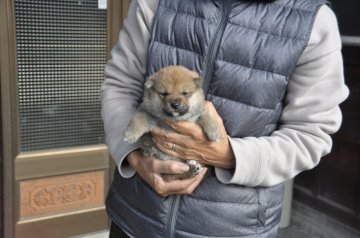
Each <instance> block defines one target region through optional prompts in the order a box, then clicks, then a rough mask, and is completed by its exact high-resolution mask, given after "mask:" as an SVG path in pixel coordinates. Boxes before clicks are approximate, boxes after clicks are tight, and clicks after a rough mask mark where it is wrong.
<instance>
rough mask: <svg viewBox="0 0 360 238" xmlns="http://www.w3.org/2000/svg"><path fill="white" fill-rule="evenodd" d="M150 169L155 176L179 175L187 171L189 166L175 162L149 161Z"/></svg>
mask: <svg viewBox="0 0 360 238" xmlns="http://www.w3.org/2000/svg"><path fill="white" fill-rule="evenodd" d="M150 166H151V168H152V171H153V172H154V173H157V174H181V173H185V172H187V171H189V166H188V165H187V164H185V163H182V162H180V161H175V160H159V159H155V158H154V159H153V160H152V161H151V165H150Z"/></svg>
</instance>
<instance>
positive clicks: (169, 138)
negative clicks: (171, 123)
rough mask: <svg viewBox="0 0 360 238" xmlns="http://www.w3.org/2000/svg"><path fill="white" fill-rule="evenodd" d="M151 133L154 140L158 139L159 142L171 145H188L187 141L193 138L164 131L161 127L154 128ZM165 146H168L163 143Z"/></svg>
mask: <svg viewBox="0 0 360 238" xmlns="http://www.w3.org/2000/svg"><path fill="white" fill-rule="evenodd" d="M151 135H152V138H153V141H155V140H156V141H157V142H158V143H169V144H170V145H171V146H172V145H173V144H176V145H181V146H182V147H186V146H187V142H188V141H189V140H190V139H191V138H190V137H189V136H185V135H181V134H178V133H174V132H164V131H163V130H161V129H159V128H154V129H152V130H151ZM163 147H165V148H166V147H167V146H166V145H165V144H163Z"/></svg>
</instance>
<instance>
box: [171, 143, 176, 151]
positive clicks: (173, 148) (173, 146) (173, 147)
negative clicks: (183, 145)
mask: <svg viewBox="0 0 360 238" xmlns="http://www.w3.org/2000/svg"><path fill="white" fill-rule="evenodd" d="M175 147H176V145H175V143H174V144H173V145H172V147H171V149H172V150H173V151H175Z"/></svg>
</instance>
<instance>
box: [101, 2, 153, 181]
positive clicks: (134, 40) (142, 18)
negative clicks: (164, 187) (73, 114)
mask: <svg viewBox="0 0 360 238" xmlns="http://www.w3.org/2000/svg"><path fill="white" fill-rule="evenodd" d="M156 6H157V0H146V4H144V1H139V0H138V1H136V0H134V1H132V2H131V4H130V7H129V12H128V17H127V18H126V19H125V22H124V27H123V29H122V30H121V31H120V34H119V40H118V42H117V44H116V45H115V46H114V47H113V49H112V51H111V57H110V60H109V62H108V63H107V65H106V67H105V80H104V82H103V84H102V86H101V102H102V118H103V122H104V129H105V134H106V143H107V145H108V148H109V151H110V154H111V156H112V158H113V159H114V160H115V162H116V164H117V165H118V166H119V171H120V174H121V175H122V176H123V177H131V176H133V175H134V174H135V171H134V170H133V169H132V168H131V167H130V166H126V165H125V164H123V163H122V162H123V161H124V158H125V157H126V155H127V154H128V153H129V152H130V151H132V150H134V149H136V148H138V147H139V146H138V145H137V144H133V145H132V144H129V143H125V142H124V138H123V133H124V131H125V129H126V127H127V125H128V123H129V121H130V119H131V117H132V116H133V114H134V113H135V111H136V110H137V108H138V105H139V101H140V99H141V97H142V92H143V84H144V80H145V73H146V59H147V49H148V45H149V39H150V28H151V25H152V19H153V15H154V8H156Z"/></svg>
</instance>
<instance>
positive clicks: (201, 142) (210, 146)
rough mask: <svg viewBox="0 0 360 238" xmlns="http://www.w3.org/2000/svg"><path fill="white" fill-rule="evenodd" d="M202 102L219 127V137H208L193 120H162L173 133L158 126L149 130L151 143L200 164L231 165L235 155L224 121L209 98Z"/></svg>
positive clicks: (169, 153)
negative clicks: (218, 138)
mask: <svg viewBox="0 0 360 238" xmlns="http://www.w3.org/2000/svg"><path fill="white" fill-rule="evenodd" d="M204 106H205V110H206V111H207V112H208V113H209V114H210V115H212V116H213V117H214V118H215V119H216V121H217V122H218V124H219V126H220V128H221V134H222V139H221V141H220V142H213V141H209V140H208V138H207V136H206V135H205V133H204V131H203V130H202V128H201V127H200V126H199V125H197V124H195V123H191V122H187V121H181V122H170V121H166V123H167V124H168V125H169V126H171V127H172V128H173V129H174V130H175V131H176V132H177V133H176V132H174V133H169V132H164V131H162V130H161V129H159V128H154V129H153V130H152V131H151V133H152V136H153V141H154V143H155V146H156V147H157V148H158V149H159V150H160V151H162V152H163V153H165V154H168V155H170V156H173V157H176V158H179V159H183V160H197V161H198V162H199V163H200V164H202V165H211V166H216V167H221V168H227V169H231V168H234V166H235V156H234V153H233V151H232V148H231V146H230V142H229V139H228V136H227V133H226V130H225V127H224V123H223V121H222V119H221V117H220V116H219V114H218V113H217V111H216V109H215V107H214V105H213V104H212V103H211V102H208V101H207V102H205V105H204Z"/></svg>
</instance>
